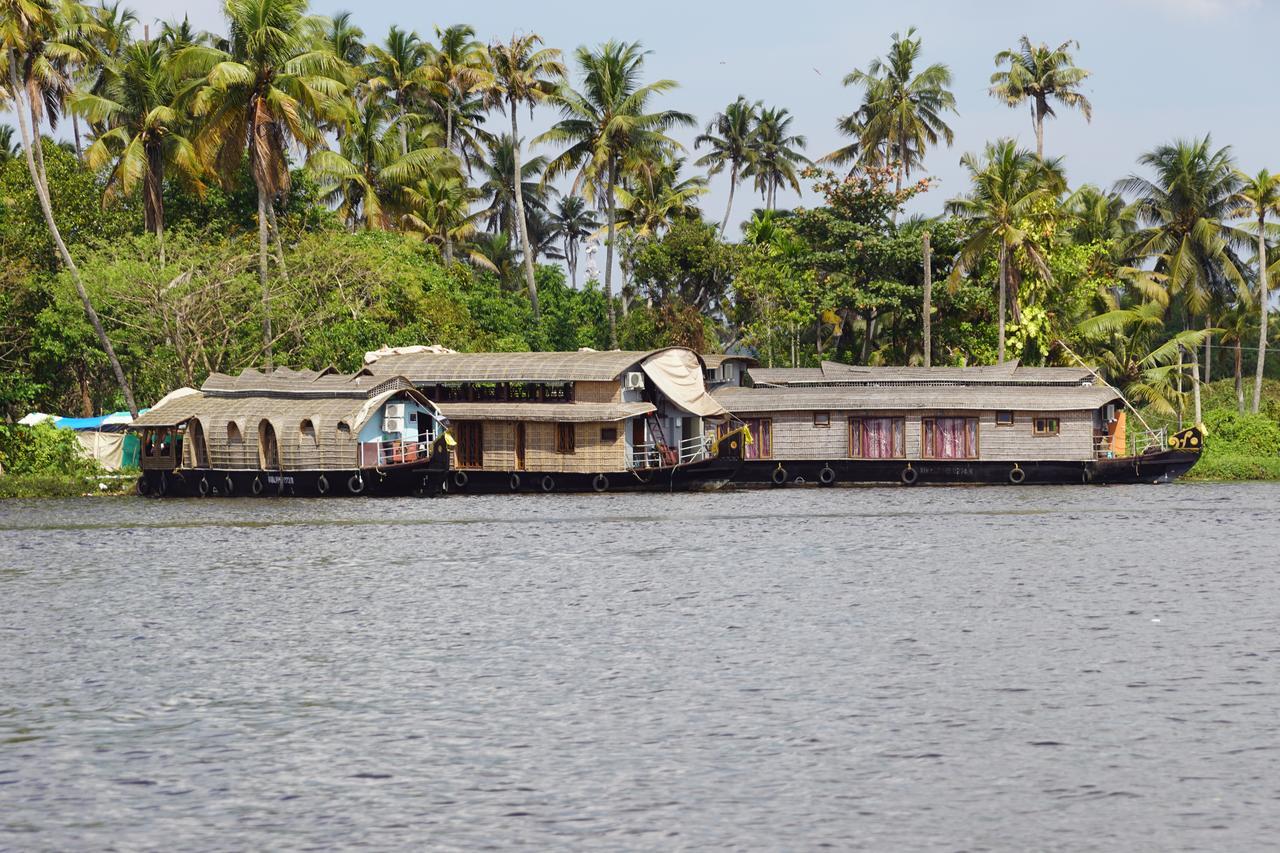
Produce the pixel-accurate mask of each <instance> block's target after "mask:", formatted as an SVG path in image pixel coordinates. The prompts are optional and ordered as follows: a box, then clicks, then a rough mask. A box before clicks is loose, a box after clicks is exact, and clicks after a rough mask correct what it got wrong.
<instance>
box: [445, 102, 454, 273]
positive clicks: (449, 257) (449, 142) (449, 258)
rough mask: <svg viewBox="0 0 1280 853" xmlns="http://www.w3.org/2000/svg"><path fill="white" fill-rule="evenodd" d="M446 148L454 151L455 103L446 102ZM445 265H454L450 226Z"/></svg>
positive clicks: (446, 242) (446, 237) (446, 232)
mask: <svg viewBox="0 0 1280 853" xmlns="http://www.w3.org/2000/svg"><path fill="white" fill-rule="evenodd" d="M444 124H445V130H444V148H445V150H446V151H450V152H452V151H453V104H452V103H446V104H445V110H444ZM444 265H445V266H446V267H449V266H452V265H453V236H452V235H451V234H450V233H449V228H448V227H447V226H446V227H445V229H444Z"/></svg>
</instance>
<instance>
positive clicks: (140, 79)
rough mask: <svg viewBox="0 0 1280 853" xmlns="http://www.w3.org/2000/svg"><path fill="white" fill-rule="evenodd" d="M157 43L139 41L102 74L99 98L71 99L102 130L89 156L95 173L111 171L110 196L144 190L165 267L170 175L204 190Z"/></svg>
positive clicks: (147, 218) (146, 215)
mask: <svg viewBox="0 0 1280 853" xmlns="http://www.w3.org/2000/svg"><path fill="white" fill-rule="evenodd" d="M167 58H168V57H167V55H166V53H165V51H164V49H163V47H162V46H161V44H160V43H159V42H158V41H155V40H152V41H142V42H135V43H133V44H131V45H129V46H128V47H126V48H125V49H124V51H123V54H122V55H121V57H120V58H119V59H118V60H108V62H107V63H106V65H105V66H104V68H103V71H102V83H101V85H100V86H99V87H98V88H99V90H100V94H92V93H88V92H85V93H80V94H77V95H74V96H72V98H71V101H70V106H71V109H72V114H73V115H74V114H77V113H78V114H80V115H83V116H84V117H85V118H86V119H87V120H88V121H89V123H90V124H91V125H92V126H93V127H95V128H97V132H96V139H95V140H94V142H93V144H92V145H90V146H89V150H88V152H87V158H88V164H89V167H90V168H91V169H94V170H95V171H97V170H100V169H103V168H105V167H107V166H108V165H109V166H110V170H109V172H108V174H107V184H106V197H108V198H109V197H111V196H113V195H117V194H121V193H123V194H129V193H131V192H133V190H134V189H135V188H136V187H137V186H138V185H139V184H141V185H142V205H143V222H144V225H145V227H146V229H147V231H149V232H151V233H152V234H155V235H156V239H157V240H158V241H159V243H160V263H161V264H162V265H163V264H164V193H163V190H164V180H165V175H166V172H168V173H170V174H173V173H176V174H177V175H179V176H181V177H182V178H183V179H184V180H186V181H188V182H189V183H191V184H194V185H195V187H196V189H197V190H200V191H202V190H203V184H201V182H200V175H201V172H202V171H203V170H202V167H201V165H200V160H199V158H198V157H197V156H196V152H195V148H194V146H193V145H192V144H191V142H190V140H188V139H187V137H186V136H185V135H184V131H185V128H184V126H183V123H182V119H181V117H180V116H179V115H178V112H177V110H175V109H174V108H173V106H172V103H173V98H174V95H175V94H176V93H175V91H174V88H173V86H172V84H171V82H170V76H169V73H168V70H167V68H166V61H167Z"/></svg>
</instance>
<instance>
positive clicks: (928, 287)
mask: <svg viewBox="0 0 1280 853" xmlns="http://www.w3.org/2000/svg"><path fill="white" fill-rule="evenodd" d="M932 311H933V250H932V249H931V248H930V246H929V232H928V231H926V232H924V310H923V314H924V366H925V367H932V366H933V318H932V317H931V316H930V314H931V313H932Z"/></svg>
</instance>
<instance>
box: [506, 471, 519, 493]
mask: <svg viewBox="0 0 1280 853" xmlns="http://www.w3.org/2000/svg"><path fill="white" fill-rule="evenodd" d="M507 485H508V486H510V487H511V491H513V492H518V491H520V475H519V474H512V475H511V479H510V480H508V481H507Z"/></svg>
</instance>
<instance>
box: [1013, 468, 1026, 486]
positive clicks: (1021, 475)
mask: <svg viewBox="0 0 1280 853" xmlns="http://www.w3.org/2000/svg"><path fill="white" fill-rule="evenodd" d="M1025 479H1027V472H1026V471H1023V470H1022V469H1021V468H1019V467H1018V466H1017V465H1014V466H1013V470H1012V471H1010V472H1009V482H1010V483H1013V484H1014V485H1015V486H1016V485H1018V484H1019V483H1021V482H1022V481H1023V480H1025Z"/></svg>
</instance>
